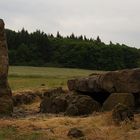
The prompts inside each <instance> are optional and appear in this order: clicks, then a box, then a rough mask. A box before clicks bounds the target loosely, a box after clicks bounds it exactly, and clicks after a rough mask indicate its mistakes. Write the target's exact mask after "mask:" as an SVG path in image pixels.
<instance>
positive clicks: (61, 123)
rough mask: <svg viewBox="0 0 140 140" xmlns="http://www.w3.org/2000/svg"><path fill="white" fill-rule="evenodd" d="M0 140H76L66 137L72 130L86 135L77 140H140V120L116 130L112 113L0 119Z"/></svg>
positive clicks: (137, 118) (136, 119)
mask: <svg viewBox="0 0 140 140" xmlns="http://www.w3.org/2000/svg"><path fill="white" fill-rule="evenodd" d="M0 124H1V125H0V128H1V129H0V140H76V139H73V138H70V137H68V136H67V134H68V131H69V130H70V128H73V127H76V128H78V129H80V130H82V131H83V133H84V134H85V137H84V138H81V139H77V140H140V127H139V125H140V116H139V115H136V116H135V122H130V123H127V124H125V123H122V124H121V125H120V126H115V125H114V124H113V122H112V121H111V112H108V113H100V114H92V115H90V116H88V117H84V118H83V117H64V116H52V115H43V114H40V115H39V116H34V117H33V116H32V117H28V118H22V119H21V118H20V119H19V118H18V119H14V118H13V119H0Z"/></svg>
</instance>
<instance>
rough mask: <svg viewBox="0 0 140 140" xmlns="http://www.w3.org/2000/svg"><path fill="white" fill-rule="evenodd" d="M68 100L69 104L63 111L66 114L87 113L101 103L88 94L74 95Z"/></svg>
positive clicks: (96, 109)
mask: <svg viewBox="0 0 140 140" xmlns="http://www.w3.org/2000/svg"><path fill="white" fill-rule="evenodd" d="M69 100H70V101H69V106H68V108H67V110H66V113H65V114H66V115H68V116H80V115H88V114H91V113H93V112H94V111H99V110H100V108H101V105H100V104H99V103H98V102H97V101H95V100H93V99H92V98H91V97H90V96H86V95H74V96H71V97H70V98H69Z"/></svg>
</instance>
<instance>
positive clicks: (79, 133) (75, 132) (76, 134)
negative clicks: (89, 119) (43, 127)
mask: <svg viewBox="0 0 140 140" xmlns="http://www.w3.org/2000/svg"><path fill="white" fill-rule="evenodd" d="M67 136H69V137H74V138H80V137H84V133H83V132H82V131H81V130H79V129H77V128H71V129H70V130H69V132H68V134H67Z"/></svg>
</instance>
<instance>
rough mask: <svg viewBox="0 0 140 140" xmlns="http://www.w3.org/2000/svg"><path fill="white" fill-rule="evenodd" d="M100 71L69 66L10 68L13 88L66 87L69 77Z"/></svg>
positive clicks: (10, 80)
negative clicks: (69, 67)
mask: <svg viewBox="0 0 140 140" xmlns="http://www.w3.org/2000/svg"><path fill="white" fill-rule="evenodd" d="M91 73H100V71H92V70H82V69H67V68H45V67H42V68H41V67H22V66H16V67H15V66H11V67H10V69H9V83H10V86H11V88H12V90H25V89H35V88H41V87H42V85H45V86H43V88H50V87H58V86H62V87H64V88H66V83H67V80H68V79H71V78H76V77H83V76H87V75H89V74H91Z"/></svg>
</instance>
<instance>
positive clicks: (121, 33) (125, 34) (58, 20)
mask: <svg viewBox="0 0 140 140" xmlns="http://www.w3.org/2000/svg"><path fill="white" fill-rule="evenodd" d="M0 18H3V19H4V20H5V23H6V28H10V29H12V30H16V31H18V30H21V29H22V27H24V28H25V29H27V30H29V31H30V32H32V31H35V30H36V29H40V30H42V31H44V32H46V33H53V34H56V32H57V31H60V33H61V34H62V35H70V34H71V33H75V34H76V35H81V34H82V35H86V36H88V37H93V38H96V37H97V36H98V35H99V36H100V37H101V39H102V40H103V41H105V42H109V41H110V40H111V41H112V42H114V43H116V42H118V43H124V44H127V45H129V46H133V47H137V48H140V0H0Z"/></svg>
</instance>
